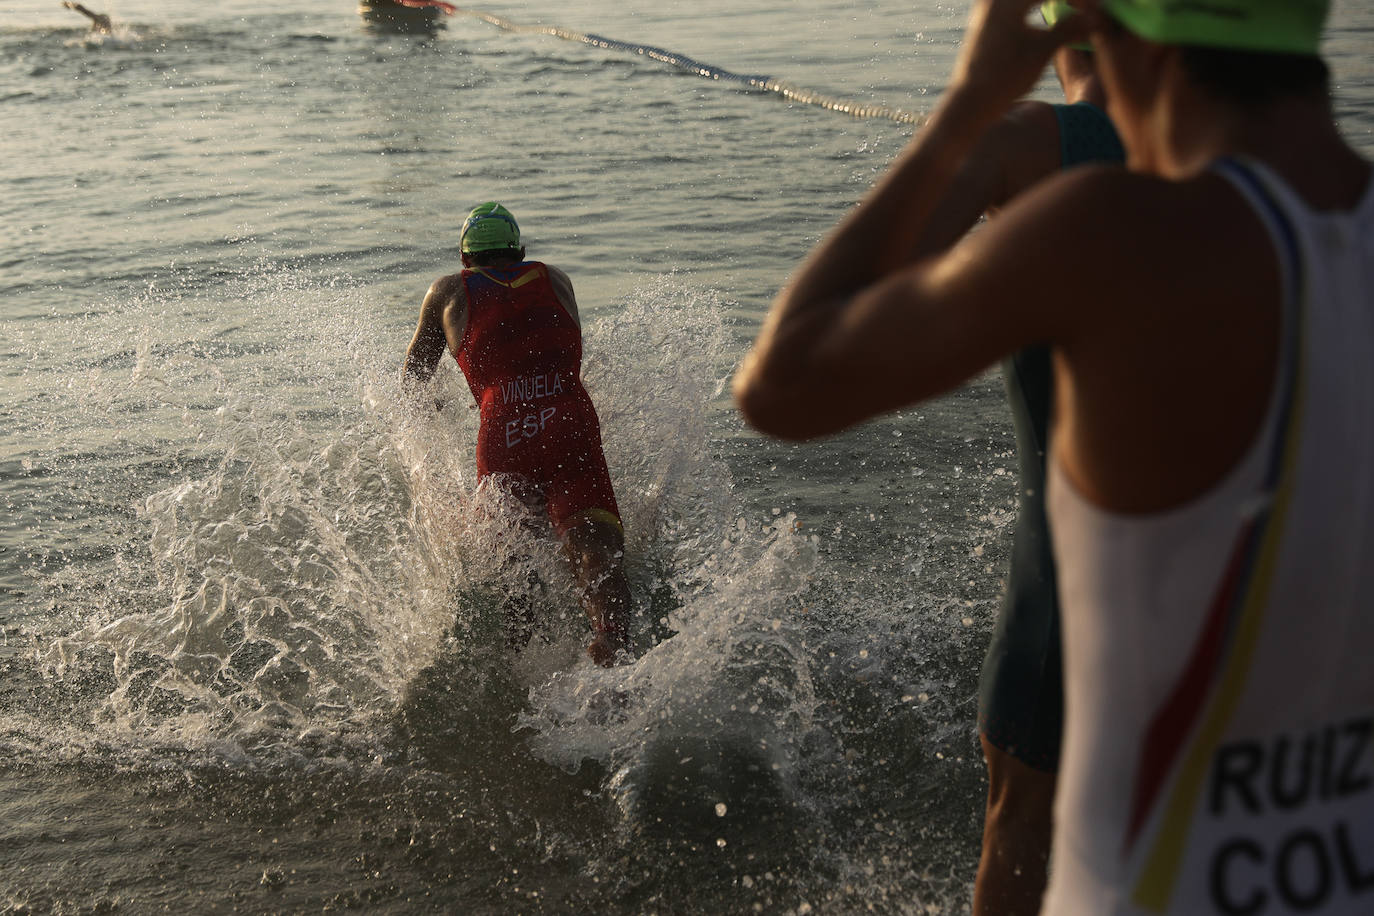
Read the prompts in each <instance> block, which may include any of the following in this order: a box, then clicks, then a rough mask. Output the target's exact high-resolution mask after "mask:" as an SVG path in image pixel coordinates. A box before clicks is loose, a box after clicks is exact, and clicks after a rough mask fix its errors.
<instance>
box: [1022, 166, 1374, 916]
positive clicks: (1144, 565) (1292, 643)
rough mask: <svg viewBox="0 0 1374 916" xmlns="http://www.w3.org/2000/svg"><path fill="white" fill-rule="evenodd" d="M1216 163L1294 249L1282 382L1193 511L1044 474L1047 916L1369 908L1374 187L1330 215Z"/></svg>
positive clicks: (1372, 864) (1277, 243)
mask: <svg viewBox="0 0 1374 916" xmlns="http://www.w3.org/2000/svg"><path fill="white" fill-rule="evenodd" d="M1215 170H1216V171H1217V172H1218V173H1219V174H1221V175H1222V176H1224V177H1225V178H1226V179H1228V180H1229V181H1230V182H1231V183H1232V184H1233V185H1234V186H1235V188H1236V189H1237V190H1238V191H1239V192H1240V193H1241V194H1242V195H1243V196H1244V197H1245V198H1246V200H1247V201H1249V203H1250V204H1251V205H1252V206H1253V207H1254V209H1255V211H1256V212H1257V213H1258V214H1259V216H1260V218H1261V219H1262V220H1263V221H1264V223H1265V225H1266V226H1267V228H1268V230H1269V233H1270V235H1271V237H1272V239H1273V244H1274V247H1275V250H1276V251H1277V253H1278V259H1279V261H1280V264H1281V267H1282V274H1283V282H1284V319H1283V344H1282V347H1281V355H1280V360H1279V369H1278V372H1277V375H1276V378H1275V382H1274V387H1273V394H1272V396H1271V402H1270V406H1269V409H1268V413H1267V416H1266V418H1265V420H1264V422H1263V424H1262V427H1261V430H1260V433H1259V435H1258V437H1257V439H1256V440H1255V441H1254V443H1253V444H1252V445H1251V447H1250V449H1249V451H1248V452H1247V453H1246V454H1245V456H1244V457H1243V458H1242V459H1241V461H1240V463H1239V464H1238V465H1237V466H1236V467H1235V468H1233V469H1232V470H1231V472H1230V473H1229V474H1228V475H1227V476H1226V477H1225V478H1223V480H1222V481H1221V482H1220V483H1219V484H1217V485H1216V486H1215V487H1213V488H1212V489H1211V490H1210V491H1208V492H1207V493H1205V494H1203V495H1202V496H1200V497H1198V498H1197V499H1195V500H1193V501H1192V502H1190V503H1188V504H1187V505H1184V506H1181V507H1179V508H1176V509H1172V510H1169V511H1166V512H1162V513H1158V514H1153V515H1144V516H1125V515H1117V514H1113V513H1110V512H1105V511H1103V510H1101V509H1098V508H1096V507H1094V506H1092V505H1090V504H1089V503H1088V502H1087V501H1086V500H1084V499H1083V498H1082V497H1081V496H1080V495H1079V494H1078V493H1077V492H1076V491H1075V490H1074V487H1073V485H1072V484H1071V483H1070V482H1069V481H1068V480H1067V478H1066V477H1065V476H1064V475H1063V472H1062V471H1061V470H1060V468H1059V466H1058V464H1057V463H1056V462H1054V461H1053V460H1051V462H1050V471H1049V481H1048V508H1049V516H1050V530H1051V534H1052V537H1053V541H1054V549H1055V556H1056V562H1057V564H1058V568H1059V590H1060V601H1061V604H1062V607H1063V621H1064V622H1063V627H1064V628H1063V633H1064V651H1065V697H1066V716H1067V720H1066V726H1065V737H1064V748H1063V765H1062V767H1061V769H1060V773H1059V788H1058V798H1057V801H1056V807H1055V840H1054V852H1053V857H1052V864H1051V878H1050V887H1049V890H1048V892H1047V895H1046V899H1045V906H1044V910H1043V913H1045V914H1052V916H1111V914H1146V913H1220V914H1255V916H1272V914H1311V913H1320V914H1335V913H1340V914H1347V913H1348V914H1374V181H1372V182H1371V188H1370V189H1369V190H1367V191H1366V192H1365V194H1364V197H1363V199H1362V201H1361V202H1360V204H1359V205H1358V206H1357V207H1356V208H1355V209H1353V210H1351V211H1342V212H1316V211H1313V210H1311V209H1310V208H1309V207H1307V205H1306V204H1305V203H1304V202H1303V201H1301V200H1300V199H1299V198H1298V197H1297V196H1296V195H1295V194H1294V193H1293V192H1292V191H1291V190H1289V189H1288V187H1287V186H1286V185H1285V184H1284V183H1283V182H1282V180H1281V179H1279V178H1278V176H1276V175H1275V174H1273V173H1272V172H1270V171H1269V170H1268V169H1266V168H1265V167H1264V166H1262V165H1260V164H1259V163H1255V162H1251V161H1242V160H1223V161H1221V162H1219V163H1218V164H1217V165H1216V166H1215ZM1245 332H1246V330H1245V329H1244V328H1237V334H1243V333H1245Z"/></svg>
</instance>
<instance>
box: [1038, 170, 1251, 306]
mask: <svg viewBox="0 0 1374 916" xmlns="http://www.w3.org/2000/svg"><path fill="white" fill-rule="evenodd" d="M1026 198H1027V199H1026V201H1025V203H1026V205H1027V211H1028V212H1027V213H1026V218H1027V222H1028V223H1029V224H1030V225H1029V226H1028V231H1032V232H1034V233H1036V234H1037V235H1038V236H1039V237H1040V238H1042V239H1043V240H1044V241H1046V242H1048V243H1050V244H1061V245H1064V246H1067V247H1065V248H1063V249H1062V250H1063V251H1065V252H1067V253H1072V252H1078V253H1081V254H1086V255H1090V256H1091V257H1092V258H1093V259H1094V260H1097V261H1099V262H1101V263H1103V264H1105V265H1109V266H1110V267H1111V269H1113V270H1119V269H1121V268H1123V267H1130V266H1132V265H1136V266H1138V267H1139V268H1140V270H1141V271H1143V272H1148V273H1149V274H1150V275H1151V276H1153V277H1154V279H1155V281H1156V282H1160V283H1172V282H1187V283H1193V282H1195V280H1196V277H1185V276H1183V274H1186V273H1187V272H1188V271H1189V269H1190V268H1196V267H1207V268H1209V270H1208V271H1207V273H1208V274H1209V275H1213V274H1216V273H1218V272H1225V271H1226V270H1228V269H1229V268H1230V267H1233V266H1237V265H1238V264H1241V263H1243V262H1244V260H1245V259H1246V258H1247V257H1249V256H1250V254H1251V253H1252V252H1253V251H1254V246H1255V244H1256V243H1257V242H1259V243H1262V242H1263V240H1264V229H1263V225H1262V223H1261V222H1260V221H1259V219H1258V218H1257V216H1256V214H1255V213H1254V211H1253V209H1252V208H1251V207H1250V206H1249V205H1248V203H1247V202H1246V201H1245V199H1244V198H1243V197H1242V196H1241V194H1240V193H1239V192H1238V191H1237V190H1236V188H1235V187H1234V186H1233V185H1232V184H1231V182H1230V181H1228V180H1227V179H1225V178H1223V177H1222V176H1221V175H1219V174H1218V173H1216V172H1215V171H1212V170H1207V171H1203V172H1201V173H1199V174H1197V175H1194V176H1191V177H1188V178H1184V179H1168V178H1161V177H1158V176H1154V175H1147V174H1142V173H1138V172H1131V171H1128V170H1127V169H1125V168H1124V167H1121V166H1115V165H1084V166H1080V167H1078V168H1075V169H1073V170H1071V171H1068V172H1064V173H1062V174H1060V175H1056V176H1054V177H1052V178H1050V179H1049V180H1047V181H1045V182H1044V183H1043V185H1042V186H1041V187H1040V188H1037V189H1035V190H1034V191H1033V192H1032V193H1031V194H1028V195H1026ZM1051 250H1053V249H1051Z"/></svg>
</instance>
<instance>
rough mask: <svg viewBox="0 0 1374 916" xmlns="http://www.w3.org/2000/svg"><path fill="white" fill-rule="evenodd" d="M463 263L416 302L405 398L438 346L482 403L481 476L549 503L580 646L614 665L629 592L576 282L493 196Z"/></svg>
mask: <svg viewBox="0 0 1374 916" xmlns="http://www.w3.org/2000/svg"><path fill="white" fill-rule="evenodd" d="M458 247H459V252H460V255H461V257H462V262H463V270H462V271H461V272H460V273H456V274H450V275H448V276H446V277H441V278H439V279H438V280H436V281H435V282H434V285H433V286H431V287H430V288H429V293H428V294H427V295H426V296H425V300H424V303H423V304H422V305H421V306H420V323H419V326H418V327H417V328H416V329H415V337H414V339H412V340H411V342H410V348H409V349H408V350H407V351H406V359H405V368H404V375H403V385H404V387H405V388H406V390H407V391H408V393H409V394H410V395H411V396H412V397H418V395H419V387H420V386H421V385H423V384H425V383H427V382H429V380H430V379H431V378H432V377H433V376H434V371H435V369H436V368H437V367H438V365H439V359H440V357H442V356H443V355H444V350H445V348H447V349H448V351H449V352H450V353H452V354H453V357H454V359H455V360H457V362H458V365H459V367H460V368H461V369H462V370H463V375H464V376H465V377H466V378H467V381H468V386H469V387H470V388H471V389H472V395H473V397H474V398H476V399H477V403H478V405H479V406H480V408H481V417H482V420H481V429H480V431H479V432H478V435H477V476H478V479H479V480H480V481H486V480H487V479H488V478H493V481H494V482H499V484H500V485H502V486H505V487H508V488H509V489H510V490H511V491H512V492H514V493H515V494H516V495H517V496H519V497H520V498H521V499H522V500H524V501H525V502H526V503H527V504H528V505H530V506H531V507H536V508H538V509H539V510H541V511H544V512H547V514H548V517H549V521H550V522H551V523H552V524H553V529H554V531H555V533H557V535H558V536H559V538H560V539H561V540H562V541H563V544H564V547H565V549H566V550H567V553H568V557H569V559H570V560H571V562H572V569H573V573H574V575H575V576H576V578H577V581H578V584H579V586H580V588H581V590H582V606H583V609H584V610H585V611H586V612H587V618H588V620H590V622H591V626H592V631H593V632H594V633H595V638H594V639H593V640H592V643H591V645H590V646H589V647H588V649H587V654H588V655H590V656H591V658H592V660H593V661H595V662H596V663H597V664H598V665H604V666H609V665H611V664H614V662H615V660H616V656H617V654H619V653H621V652H625V651H628V650H629V648H630V638H629V637H630V634H629V616H630V614H629V611H630V593H629V586H628V584H627V583H626V580H625V572H624V567H623V565H622V560H623V556H624V551H625V536H624V531H623V529H622V528H621V525H620V510H619V509H618V508H617V506H616V502H615V493H614V491H613V490H612V488H611V478H610V474H609V473H608V472H607V469H606V459H605V457H604V456H603V455H602V452H601V427H600V424H599V423H598V421H597V417H596V410H595V408H594V407H593V406H592V401H591V398H590V397H589V396H588V395H587V391H586V389H585V388H583V387H582V378H581V368H582V330H581V325H580V322H579V318H578V314H577V300H576V299H574V298H573V290H572V283H571V282H570V281H569V280H568V277H567V275H566V274H564V273H563V272H562V271H561V270H559V269H558V268H556V267H553V266H551V265H548V264H542V263H540V262H538V261H526V260H525V249H524V247H523V246H522V245H521V243H520V227H519V226H518V225H517V224H516V222H515V218H514V217H513V216H511V214H510V212H509V211H508V210H507V209H506V208H505V207H503V206H501V205H500V204H496V203H486V204H482V205H481V206H479V207H476V208H475V209H473V211H472V212H471V213H469V214H468V217H467V219H466V220H465V221H464V222H463V229H462V234H461V235H460V237H459V242H458Z"/></svg>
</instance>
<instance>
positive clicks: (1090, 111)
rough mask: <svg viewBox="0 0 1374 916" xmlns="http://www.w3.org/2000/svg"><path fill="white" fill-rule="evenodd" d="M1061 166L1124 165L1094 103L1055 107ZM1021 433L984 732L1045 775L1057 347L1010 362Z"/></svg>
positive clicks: (1055, 742) (1050, 764) (1056, 708)
mask: <svg viewBox="0 0 1374 916" xmlns="http://www.w3.org/2000/svg"><path fill="white" fill-rule="evenodd" d="M1054 109H1055V116H1056V118H1057V120H1058V121H1059V150H1060V167H1061V168H1071V167H1072V166H1075V165H1080V164H1083V163H1088V162H1121V161H1123V160H1124V159H1125V151H1124V150H1123V149H1122V147H1121V141H1120V140H1119V139H1118V138H1117V135H1116V130H1115V129H1114V128H1113V127H1112V122H1111V121H1110V120H1109V119H1108V118H1107V115H1106V113H1105V112H1103V111H1102V110H1101V109H1100V108H1097V107H1096V106H1094V105H1090V104H1088V103H1086V102H1080V103H1078V104H1077V105H1056V106H1054ZM1002 374H1003V377H1004V379H1005V381H1006V385H1007V398H1008V401H1009V402H1010V404H1011V413H1012V423H1013V425H1014V427H1015V430H1016V455H1017V463H1018V480H1019V484H1020V496H1019V499H1018V503H1017V514H1016V529H1015V534H1014V536H1013V542H1012V554H1011V572H1010V574H1009V575H1008V577H1007V591H1006V594H1005V595H1004V597H1003V603H1002V611H1001V613H1000V614H999V615H998V617H997V624H996V627H995V628H994V630H993V635H992V642H991V643H990V644H989V646H988V653H987V656H986V658H984V660H983V673H982V678H981V683H980V685H979V702H978V728H979V730H980V731H981V732H982V733H983V735H984V736H985V737H986V738H987V739H988V741H990V742H991V743H992V744H994V745H995V746H997V747H998V748H1000V749H1002V750H1003V751H1005V752H1006V753H1008V754H1010V755H1011V756H1013V757H1015V758H1016V759H1017V760H1020V761H1021V762H1022V763H1024V764H1026V765H1027V766H1030V767H1034V768H1035V769H1037V770H1043V771H1047V772H1053V771H1055V770H1057V769H1058V768H1059V739H1060V736H1061V734H1062V732H1063V726H1064V683H1063V669H1062V662H1061V656H1060V641H1059V599H1058V597H1057V595H1056V591H1055V589H1056V580H1055V574H1054V556H1053V553H1052V552H1051V548H1050V534H1049V527H1048V524H1047V523H1046V521H1045V502H1044V496H1045V449H1046V446H1047V445H1048V443H1049V426H1050V406H1051V404H1052V403H1053V400H1054V397H1053V390H1052V388H1051V382H1052V375H1051V367H1050V351H1049V348H1048V347H1029V348H1027V349H1025V350H1022V351H1021V352H1020V353H1017V354H1016V355H1015V356H1013V357H1011V358H1010V359H1008V360H1007V361H1006V362H1004V363H1003V364H1002Z"/></svg>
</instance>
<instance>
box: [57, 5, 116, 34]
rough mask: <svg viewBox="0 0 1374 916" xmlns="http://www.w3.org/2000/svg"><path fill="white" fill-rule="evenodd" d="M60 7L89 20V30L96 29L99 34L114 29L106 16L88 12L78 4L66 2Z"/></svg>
mask: <svg viewBox="0 0 1374 916" xmlns="http://www.w3.org/2000/svg"><path fill="white" fill-rule="evenodd" d="M62 6H63V7H65V8H66V9H69V10H71V11H73V12H76V13H80V14H81V15H83V16H85V17H86V18H87V19H89V20H91V28H93V29H96V30H98V31H101V32H108V31H111V30H112V29H113V28H114V23H112V22H111V21H110V17H109V16H106V15H105V14H104V13H94V12H91V11H90V10H88V9H86V7H84V6H82V5H81V4H80V3H73V2H71V0H67V2H65V3H63V4H62Z"/></svg>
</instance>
